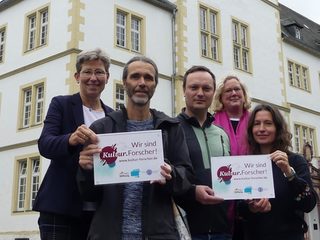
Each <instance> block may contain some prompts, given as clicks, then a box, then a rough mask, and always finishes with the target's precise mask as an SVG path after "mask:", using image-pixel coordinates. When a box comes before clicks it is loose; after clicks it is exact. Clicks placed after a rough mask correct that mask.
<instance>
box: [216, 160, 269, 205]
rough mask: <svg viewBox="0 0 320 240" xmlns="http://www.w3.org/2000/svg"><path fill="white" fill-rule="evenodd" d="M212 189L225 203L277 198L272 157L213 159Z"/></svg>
mask: <svg viewBox="0 0 320 240" xmlns="http://www.w3.org/2000/svg"><path fill="white" fill-rule="evenodd" d="M211 176H212V188H213V190H214V192H215V195H216V196H218V197H221V198H224V199H225V200H231V199H257V198H274V196H275V195H274V185H273V174H272V163H271V159H270V155H246V156H224V157H212V158H211Z"/></svg>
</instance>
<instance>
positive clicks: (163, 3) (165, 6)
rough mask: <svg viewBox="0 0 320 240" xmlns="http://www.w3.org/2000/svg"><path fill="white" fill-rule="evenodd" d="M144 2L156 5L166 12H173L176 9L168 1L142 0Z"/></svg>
mask: <svg viewBox="0 0 320 240" xmlns="http://www.w3.org/2000/svg"><path fill="white" fill-rule="evenodd" d="M143 1H145V2H148V3H151V4H153V5H156V6H158V7H161V8H163V9H165V10H167V11H171V12H173V11H174V10H176V9H177V6H176V5H175V4H173V3H171V2H170V1H168V0H143Z"/></svg>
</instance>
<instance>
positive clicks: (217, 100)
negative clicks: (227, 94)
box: [212, 75, 251, 112]
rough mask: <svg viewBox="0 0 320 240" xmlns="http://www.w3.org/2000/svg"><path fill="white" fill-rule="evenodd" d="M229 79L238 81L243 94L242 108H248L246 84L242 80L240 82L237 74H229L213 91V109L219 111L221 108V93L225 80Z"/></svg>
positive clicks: (249, 105) (248, 100) (249, 101)
mask: <svg viewBox="0 0 320 240" xmlns="http://www.w3.org/2000/svg"><path fill="white" fill-rule="evenodd" d="M231 79H235V80H237V81H238V82H239V83H240V87H241V89H242V92H243V96H244V104H243V108H244V109H250V107H251V99H250V97H249V96H248V90H247V87H246V85H245V84H244V83H243V82H241V81H240V79H239V78H238V77H237V76H233V75H229V76H227V77H225V78H224V79H223V82H222V83H221V84H220V85H219V86H218V88H217V90H216V92H215V93H214V97H213V103H212V107H213V111H215V112H219V111H222V110H223V103H222V94H223V92H224V86H225V84H226V82H227V81H229V80H231Z"/></svg>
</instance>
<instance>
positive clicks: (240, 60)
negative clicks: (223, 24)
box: [232, 20, 250, 72]
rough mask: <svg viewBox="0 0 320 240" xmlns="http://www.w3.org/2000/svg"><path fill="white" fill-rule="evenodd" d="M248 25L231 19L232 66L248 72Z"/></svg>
mask: <svg viewBox="0 0 320 240" xmlns="http://www.w3.org/2000/svg"><path fill="white" fill-rule="evenodd" d="M248 35H249V27H248V26H247V25H245V24H243V23H241V22H238V21H235V20H233V21H232V37H233V61H234V67H235V68H236V69H240V70H243V71H246V72H250V45H249V40H248Z"/></svg>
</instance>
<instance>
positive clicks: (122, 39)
mask: <svg viewBox="0 0 320 240" xmlns="http://www.w3.org/2000/svg"><path fill="white" fill-rule="evenodd" d="M119 16H122V17H121V18H119ZM115 19H116V20H115V40H114V44H115V46H116V47H118V48H121V49H125V50H127V51H130V52H134V53H140V54H143V53H144V42H145V41H144V32H145V31H144V28H145V17H144V16H142V15H140V14H138V13H135V12H132V11H129V10H127V9H124V8H122V7H119V6H115ZM119 20H121V21H119ZM134 23H138V24H134Z"/></svg>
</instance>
